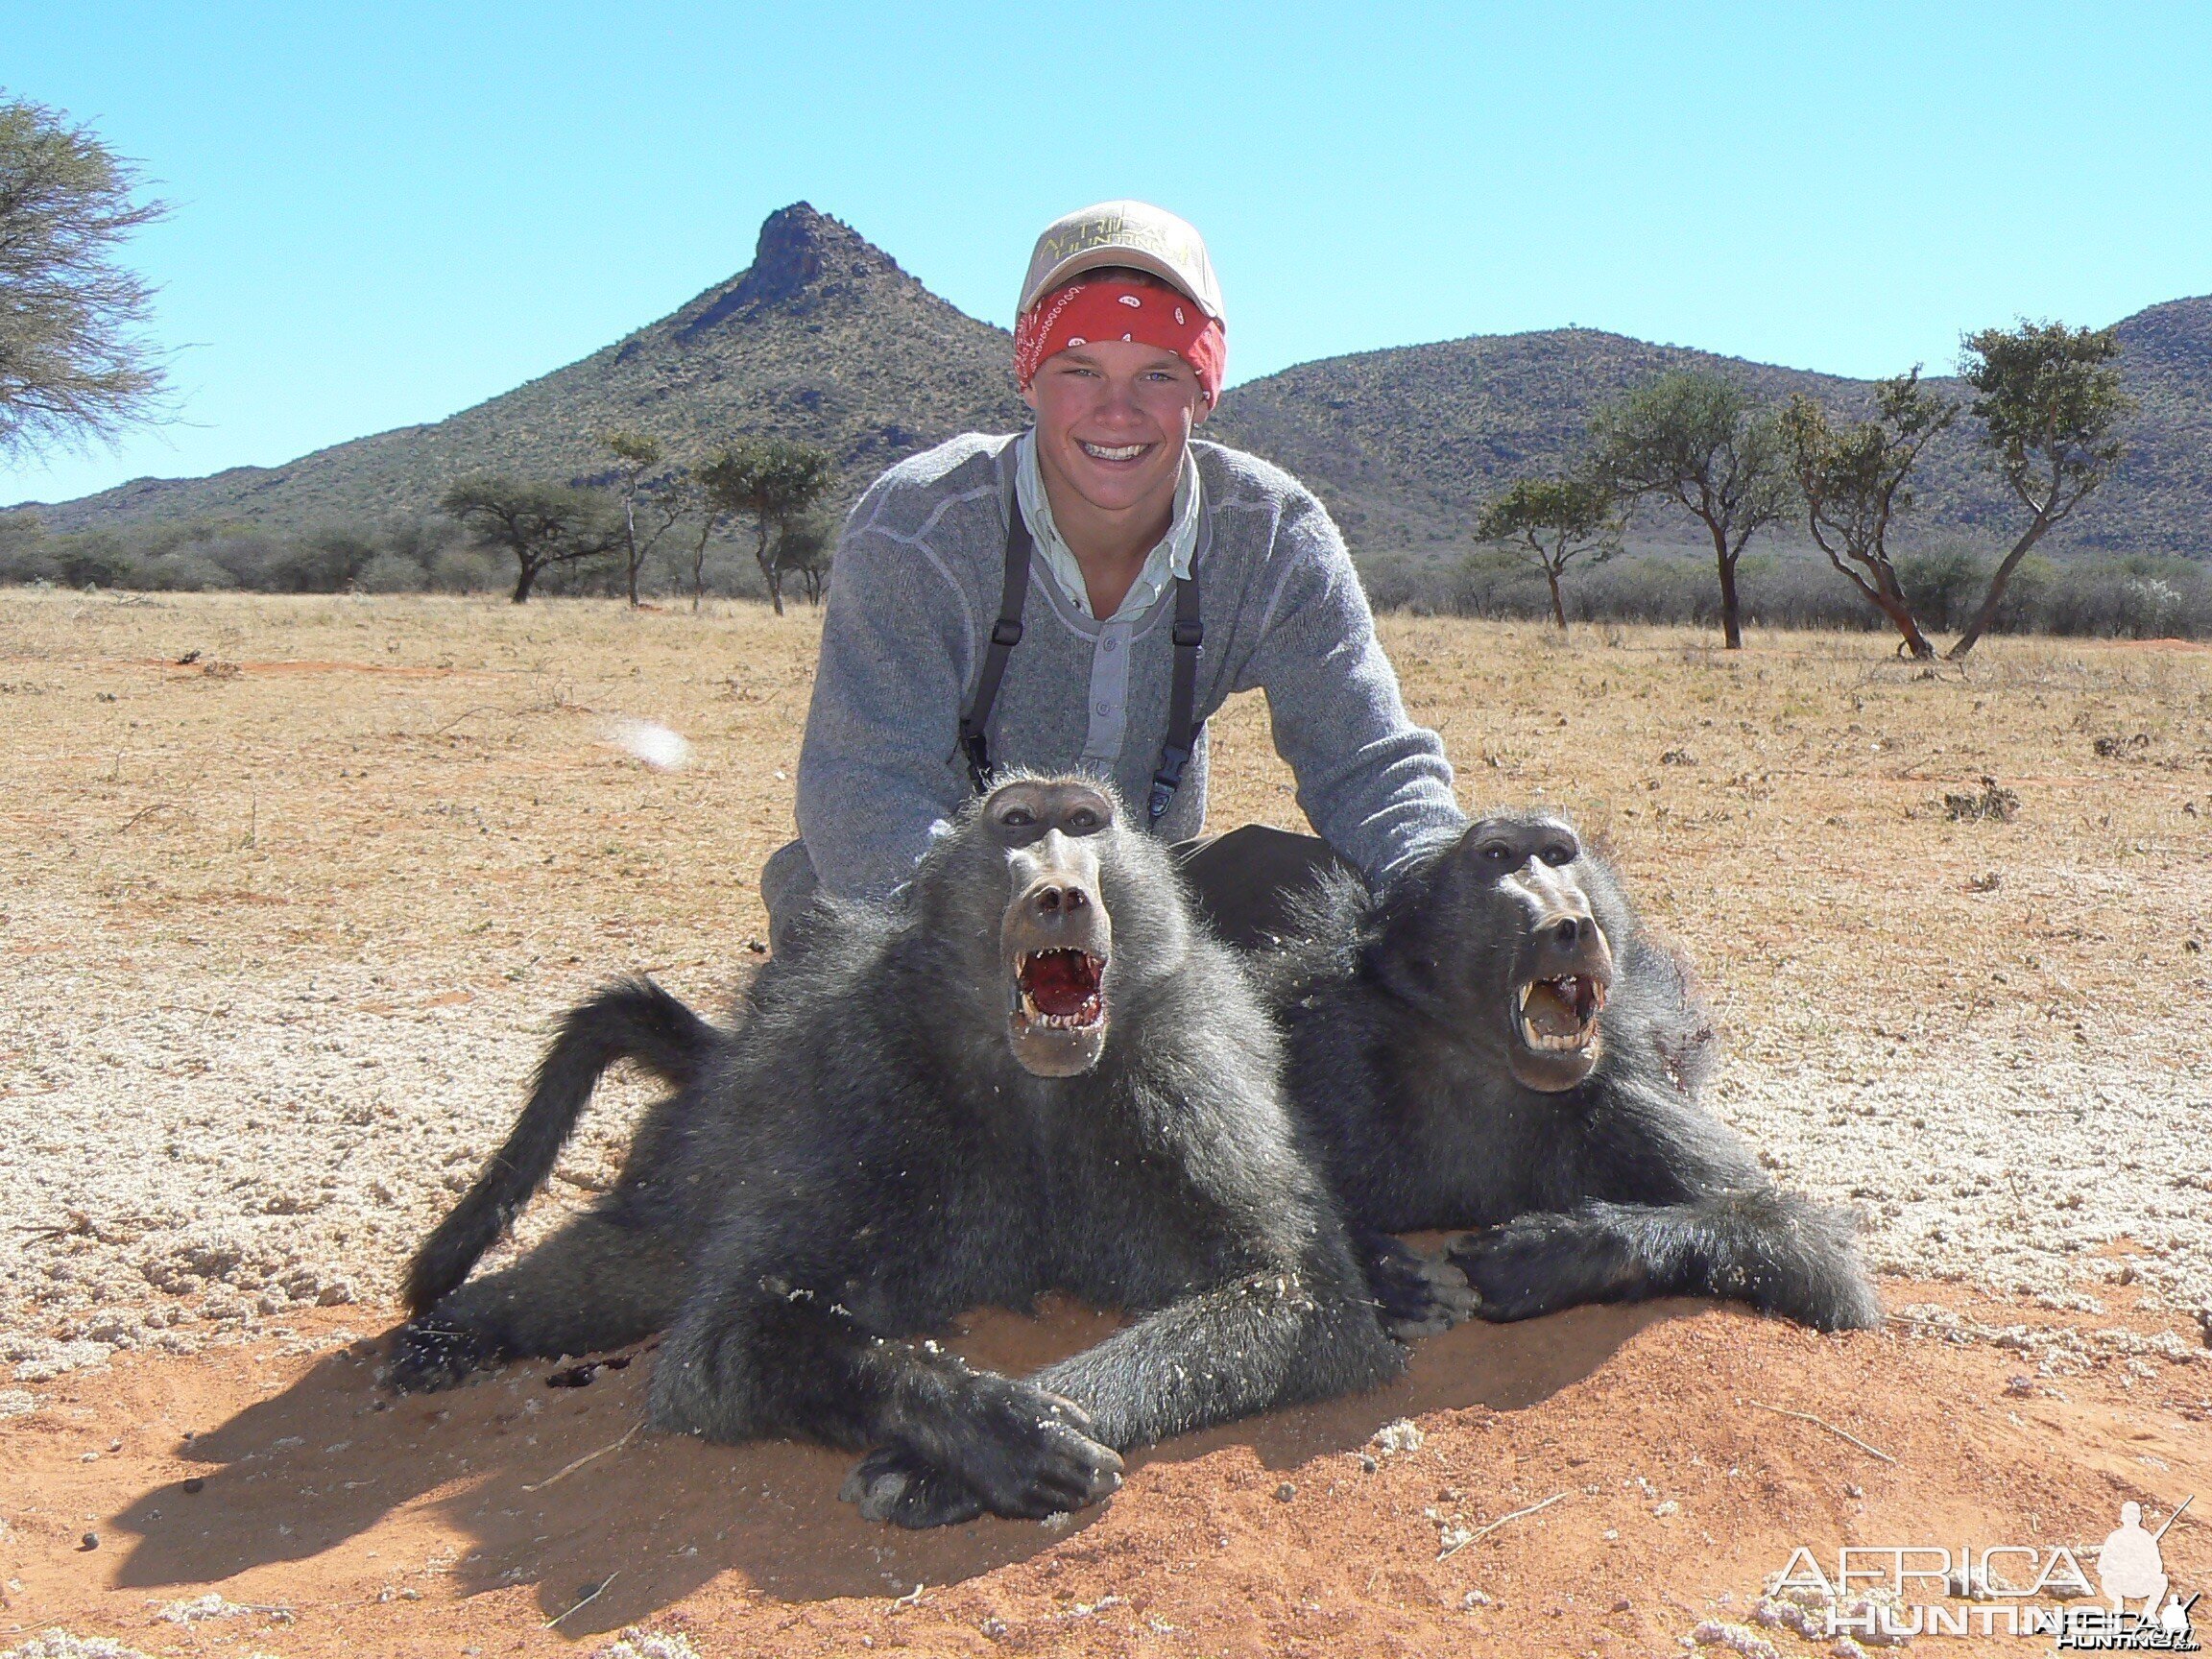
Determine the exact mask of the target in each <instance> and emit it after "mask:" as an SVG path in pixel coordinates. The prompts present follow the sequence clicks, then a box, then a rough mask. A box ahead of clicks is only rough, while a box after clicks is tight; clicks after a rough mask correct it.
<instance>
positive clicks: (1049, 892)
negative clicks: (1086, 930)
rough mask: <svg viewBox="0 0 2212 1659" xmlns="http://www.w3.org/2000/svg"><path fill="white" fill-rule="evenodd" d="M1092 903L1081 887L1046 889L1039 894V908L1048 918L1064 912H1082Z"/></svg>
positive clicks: (1042, 889) (1041, 889)
mask: <svg viewBox="0 0 2212 1659" xmlns="http://www.w3.org/2000/svg"><path fill="white" fill-rule="evenodd" d="M1090 902H1091V901H1090V900H1089V899H1087V898H1085V897H1084V894H1083V889H1082V888H1080V887H1044V888H1040V889H1039V890H1038V893H1037V908H1038V909H1040V910H1042V911H1044V912H1045V913H1046V915H1047V916H1054V915H1058V914H1060V913H1061V912H1062V911H1069V910H1080V909H1082V908H1083V906H1084V905H1086V904H1088V903H1090Z"/></svg>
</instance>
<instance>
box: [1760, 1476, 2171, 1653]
mask: <svg viewBox="0 0 2212 1659" xmlns="http://www.w3.org/2000/svg"><path fill="white" fill-rule="evenodd" d="M2195 1502H2196V1499H2195V1497H2194V1496H2192V1497H2190V1498H2186V1499H2184V1500H2183V1501H2182V1502H2181V1503H2178V1504H2176V1506H2175V1509H2174V1511H2173V1513H2172V1514H2170V1515H2168V1516H2167V1517H2166V1519H2165V1520H2164V1521H2163V1522H2162V1523H2161V1524H2160V1525H2159V1526H2158V1527H2157V1529H2156V1530H2155V1531H2153V1530H2152V1529H2151V1528H2149V1527H2145V1526H2144V1525H2143V1506H2142V1505H2141V1504H2140V1503H2123V1504H2122V1505H2121V1506H2120V1525H2119V1526H2118V1527H2115V1528H2113V1530H2112V1531H2111V1532H2110V1533H2108V1534H2106V1536H2105V1539H2104V1544H2103V1545H2102V1546H2101V1547H2100V1548H2099V1549H2098V1551H2096V1553H2095V1555H2094V1556H2091V1555H2090V1552H2089V1551H2087V1550H2086V1549H2084V1550H2082V1551H2081V1552H2080V1557H2077V1556H2076V1554H2075V1552H2074V1551H2073V1550H2072V1549H2071V1548H2069V1547H2067V1546H2066V1545H2063V1544H2058V1545H2047V1546H2043V1547H2039V1548H2038V1547H2032V1546H2029V1545H2024V1544H2000V1545H1994V1546H1989V1547H1986V1548H1984V1547H1979V1546H1975V1545H1966V1546H1964V1547H1961V1548H1960V1549H1958V1550H1956V1551H1954V1550H1953V1549H1952V1548H1951V1547H1949V1546H1946V1545H1940V1544H1907V1545H1895V1544H1887V1545H1860V1544H1852V1545H1846V1546H1844V1547H1843V1548H1842V1549H1841V1550H1839V1551H1837V1553H1836V1562H1835V1573H1834V1575H1833V1576H1831V1575H1830V1574H1829V1573H1828V1572H1827V1571H1826V1570H1825V1569H1824V1568H1823V1567H1822V1565H1821V1564H1820V1562H1819V1561H1818V1560H1817V1559H1816V1558H1815V1555H1814V1553H1813V1551H1811V1550H1809V1549H1806V1548H1804V1547H1802V1546H1800V1547H1799V1548H1798V1549H1797V1550H1796V1551H1794V1552H1793V1553H1792V1554H1791V1557H1790V1562H1789V1565H1787V1566H1786V1567H1784V1568H1783V1570H1782V1572H1781V1573H1780V1574H1779V1575H1776V1576H1775V1577H1774V1578H1773V1579H1772V1580H1770V1581H1769V1585H1768V1594H1769V1596H1770V1597H1776V1598H1781V1599H1786V1600H1793V1601H1795V1602H1796V1604H1797V1605H1798V1606H1799V1607H1802V1608H1806V1609H1808V1610H1811V1611H1813V1612H1814V1614H1815V1617H1817V1616H1818V1614H1819V1612H1821V1611H1824V1612H1825V1615H1826V1618H1825V1632H1824V1633H1825V1634H1826V1635H1829V1636H1838V1635H1848V1636H1855V1637H1857V1638H1859V1639H1860V1640H1862V1641H1864V1640H1866V1639H1868V1638H1871V1639H1873V1640H1874V1641H1876V1642H1880V1643H1884V1644H1894V1643H1898V1642H1902V1641H1906V1640H1909V1639H1910V1638H1911V1637H1914V1636H1921V1637H1942V1636H1983V1637H1989V1636H1999V1635H2004V1636H2031V1637H2032V1636H2051V1637H2056V1650H2057V1651H2059V1652H2069V1653H2195V1652H2198V1651H2200V1645H2199V1643H2198V1641H2197V1636H2196V1631H2195V1629H2194V1628H2193V1623H2192V1615H2193V1614H2194V1612H2195V1609H2196V1606H2197V1600H2198V1598H2197V1597H2196V1596H2195V1595H2192V1596H2190V1597H2189V1598H2188V1599H2182V1598H2181V1597H2180V1596H2179V1595H2178V1594H2176V1592H2175V1589H2174V1584H2173V1580H2172V1578H2171V1577H2170V1576H2169V1575H2168V1574H2167V1571H2166V1562H2165V1557H2164V1554H2163V1552H2162V1551H2161V1550H2160V1547H2159V1546H2160V1541H2161V1540H2162V1539H2163V1538H2164V1537H2165V1536H2166V1533H2167V1530H2168V1529H2169V1528H2170V1527H2172V1526H2173V1525H2174V1523H2175V1522H2176V1521H2178V1520H2179V1519H2180V1518H2181V1514H2182V1511H2183V1510H2185V1509H2187V1508H2188V1507H2189V1506H2190V1505H2191V1504H2192V1503H2195ZM2084 1561H2086V1562H2087V1563H2088V1569H2089V1570H2084V1565H2083V1563H2084ZM2090 1571H2094V1573H2095V1575H2096V1576H2095V1579H2094V1581H2092V1579H2091V1576H2090ZM2100 1597H2102V1599H2103V1604H2102V1605H2100V1604H2099V1598H2100ZM2054 1603H2064V1605H2055V1604H2054ZM1819 1629H1820V1626H1819V1625H1814V1626H1812V1627H1811V1628H1808V1629H1806V1630H1805V1633H1806V1634H1807V1635H1812V1634H1813V1633H1814V1632H1815V1631H1816V1630H1819Z"/></svg>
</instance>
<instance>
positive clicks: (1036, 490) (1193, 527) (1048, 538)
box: [1014, 426, 1203, 622]
mask: <svg viewBox="0 0 2212 1659" xmlns="http://www.w3.org/2000/svg"><path fill="white" fill-rule="evenodd" d="M1201 488H1202V487H1201V486H1200V484H1199V482H1198V461H1197V458H1196V457H1195V456H1193V455H1192V454H1191V453H1190V445H1188V444H1186V445H1184V447H1183V471H1182V475H1181V476H1180V477H1178V478H1177V479H1176V481H1175V514H1174V517H1172V518H1170V519H1169V520H1168V523H1167V534H1166V535H1165V536H1163V537H1162V538H1161V539H1160V542H1159V544H1158V545H1157V546H1155V547H1154V548H1153V549H1152V551H1151V552H1150V553H1148V554H1146V555H1145V558H1144V568H1143V569H1142V570H1141V571H1139V572H1138V575H1137V580H1136V581H1134V582H1132V583H1131V584H1130V585H1129V591H1128V592H1127V593H1126V594H1125V595H1123V597H1122V600H1121V606H1120V609H1119V610H1118V611H1116V612H1115V613H1114V614H1113V615H1112V616H1109V617H1107V618H1106V620H1107V621H1109V622H1118V621H1122V620H1125V619H1126V618H1128V617H1132V616H1141V615H1142V614H1143V613H1145V612H1146V611H1148V610H1150V609H1151V607H1152V605H1153V603H1154V602H1155V601H1156V600H1158V598H1159V597H1160V595H1161V593H1162V592H1164V591H1165V590H1166V587H1167V584H1168V583H1169V582H1177V581H1185V580H1188V579H1189V577H1190V558H1191V555H1192V554H1193V553H1194V552H1195V551H1196V550H1197V546H1198V514H1199V510H1200V507H1201V506H1202V504H1203V497H1202V494H1201ZM1014 491H1015V494H1016V496H1017V497H1018V498H1019V499H1020V501H1021V503H1022V518H1023V519H1025V520H1026V521H1027V522H1028V525H1029V535H1030V537H1031V539H1032V540H1033V541H1035V542H1036V543H1037V551H1038V552H1039V553H1041V554H1043V555H1044V559H1045V568H1046V570H1048V571H1050V572H1051V574H1052V580H1053V581H1054V582H1056V583H1057V584H1059V587H1060V591H1061V592H1063V593H1065V594H1066V595H1067V596H1068V600H1069V603H1070V604H1071V605H1073V606H1074V607H1075V609H1076V610H1077V611H1079V612H1080V613H1082V614H1084V615H1085V616H1090V615H1091V590H1090V589H1089V587H1088V586H1086V585H1085V583H1084V580H1083V566H1082V565H1080V564H1078V563H1077V562H1076V558H1075V555H1074V552H1073V551H1072V550H1071V549H1070V547H1069V545H1068V543H1067V542H1066V541H1063V540H1061V536H1060V527H1059V525H1057V524H1055V523H1054V522H1053V521H1052V500H1051V497H1050V496H1049V495H1047V494H1046V493H1045V474H1044V473H1043V472H1042V471H1041V470H1040V469H1039V468H1038V464H1037V429H1036V428H1035V427H1034V426H1032V427H1031V428H1030V429H1029V430H1028V431H1026V432H1024V433H1022V436H1021V437H1020V438H1019V439H1017V440H1016V441H1015V464H1014ZM1092 619H1093V620H1094V621H1095V620H1097V618H1095V617H1093V618H1092Z"/></svg>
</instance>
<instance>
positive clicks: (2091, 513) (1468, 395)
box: [1212, 298, 2212, 556]
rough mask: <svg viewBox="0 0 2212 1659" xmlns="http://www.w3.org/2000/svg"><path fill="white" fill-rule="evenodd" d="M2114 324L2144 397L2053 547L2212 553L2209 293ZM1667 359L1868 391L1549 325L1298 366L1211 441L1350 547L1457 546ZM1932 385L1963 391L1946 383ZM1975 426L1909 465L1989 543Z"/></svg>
mask: <svg viewBox="0 0 2212 1659" xmlns="http://www.w3.org/2000/svg"><path fill="white" fill-rule="evenodd" d="M2119 335H2120V341H2121V347H2122V357H2121V363H2122V368H2123V371H2124V373H2125V374H2126V378H2127V384H2128V390H2129V392H2130V393H2131V394H2132V395H2133V396H2134V397H2135V398H2136V399H2137V402H2138V404H2139V405H2140V407H2139V409H2138V411H2137V413H2136V415H2135V417H2134V418H2133V419H2132V420H2131V421H2129V423H2128V459H2127V461H2126V463H2125V465H2124V466H2123V468H2122V469H2121V473H2120V476H2119V477H2118V478H2116V479H2115V480H2114V481H2113V482H2112V484H2111V485H2109V486H2108V487H2107V488H2106V489H2105V490H2104V492H2102V493H2100V494H2098V495H2097V496H2095V497H2093V498H2092V501H2091V503H2090V505H2089V506H2087V507H2085V508H2084V509H2082V511H2081V514H2080V517H2079V519H2078V521H2074V522H2070V523H2068V524H2067V525H2066V526H2064V528H2063V530H2062V531H2061V532H2060V533H2058V534H2056V535H2054V537H2053V538H2052V540H2051V541H2050V542H2049V543H2048V545H2050V546H2051V547H2052V548H2053V549H2054V550H2056V549H2060V548H2064V547H2069V546H2072V547H2086V546H2095V547H2104V548H2111V549H2114V550H2123V551H2133V550H2141V551H2146V552H2160V553H2182V554H2188V555H2193V556H2204V555H2212V298H2207V299H2196V300H2176V301H2172V302H2171V303H2168V304H2164V305H2155V306H2152V307H2151V308H2150V309H2149V310H2146V311H2141V312H2138V313H2136V314H2135V315H2134V316H2132V317H2130V318H2128V319H2127V320H2126V321H2125V322H2123V323H2122V324H2120V325H2119ZM1670 369H1698V370H1708V371H1714V372H1718V373H1723V374H1726V375H1728V376H1730V377H1731V378H1733V379H1736V380H1738V381H1740V382H1742V383H1743V384H1744V385H1747V386H1749V387H1750V388H1752V389H1753V390H1754V391H1756V392H1757V393H1759V394H1760V395H1761V396H1763V397H1770V398H1774V399H1776V400H1780V399H1784V398H1787V397H1789V396H1790V395H1791V393H1795V392H1803V393H1805V394H1807V395H1808V396H1810V397H1816V398H1818V399H1820V400H1821V401H1822V402H1824V403H1827V404H1829V405H1831V406H1833V407H1836V408H1839V409H1843V410H1860V409H1863V408H1864V407H1865V406H1866V404H1867V403H1868V402H1869V394H1870V384H1869V383H1868V382H1866V381H1863V380H1850V379H1844V378H1842V377H1840V376H1838V375H1832V374H1815V373H1806V372H1804V371H1800V370H1794V369H1780V368H1775V367H1773V366H1771V365H1768V364H1764V363H1749V362H1745V361H1743V360H1742V359H1740V358H1734V357H1719V356H1715V355H1713V354H1712V353H1710V352H1704V351H1692V350H1685V349H1681V348H1678V347H1671V346H1651V345H1647V344H1646V343H1645V342H1643V341H1641V340H1630V339H1627V338H1625V337H1623V336H1622V335H1619V334H1606V333H1600V332H1599V331H1597V330H1595V329H1585V328H1559V329H1551V330H1547V331H1544V332H1541V333H1531V334H1504V335H1477V336H1474V337H1472V338H1469V339H1464V340H1446V341H1439V342H1438V343H1436V344H1434V345H1431V346H1407V347H1398V348H1394V349H1388V350H1383V351H1367V352H1361V353H1358V354H1357V355H1353V356H1347V357H1332V358H1327V359H1324V360H1322V361H1319V362H1314V363H1304V364H1300V365H1299V366H1298V367H1296V368H1294V369H1286V370H1285V371H1283V373H1279V374H1272V375H1269V376H1268V377H1267V378H1266V379H1264V380H1255V381H1249V382H1247V383H1246V384H1244V385H1242V386H1240V387H1238V389H1237V390H1236V391H1235V392H1234V393H1232V394H1231V395H1230V396H1229V397H1227V398H1225V399H1223V402H1222V407H1221V413H1220V415H1219V417H1218V418H1217V419H1216V421H1214V424H1213V427H1212V435H1214V436H1217V437H1220V438H1223V439H1225V440H1227V441H1229V442H1232V443H1236V444H1238V445H1242V446H1243V447H1246V448H1250V449H1254V450H1258V451H1259V452H1261V453H1262V454H1265V455H1268V456H1271V457H1273V458H1274V459H1276V460H1278V461H1280V462H1281V463H1282V464H1283V465H1285V466H1286V467H1288V468H1289V469H1291V470H1292V471H1294V472H1296V473H1298V475H1299V476H1300V477H1302V478H1304V479H1306V480H1307V481H1308V482H1309V483H1310V484H1311V485H1313V486H1314V488H1315V489H1316V490H1318V491H1319V492H1320V493H1322V494H1323V495H1324V496H1326V497H1327V498H1328V500H1329V503H1330V507H1331V509H1332V510H1333V511H1334V512H1335V513H1336V514H1337V515H1338V517H1340V518H1341V519H1342V520H1343V522H1344V523H1345V525H1346V533H1347V535H1349V536H1351V537H1352V538H1353V539H1354V540H1355V541H1357V542H1358V543H1361V544H1363V545H1366V546H1371V547H1398V548H1404V549H1407V550H1409V551H1419V550H1421V549H1422V548H1423V547H1439V548H1441V547H1444V546H1450V545H1455V544H1463V543H1464V542H1465V541H1466V540H1467V526H1468V524H1469V522H1470V520H1471V518H1472V517H1473V515H1474V513H1475V511H1476V510H1477V508H1478V507H1479V503H1480V502H1481V501H1482V499H1483V498H1484V497H1486V496H1487V495H1489V494H1490V493H1492V492H1494V491H1495V490H1497V489H1498V488H1499V487H1500V486H1502V485H1503V484H1504V483H1507V482H1509V481H1510V480H1512V479H1514V478H1517V477H1522V476H1525V475H1527V474H1528V473H1530V472H1534V471H1538V470H1542V469H1547V468H1552V467H1556V466H1559V465H1560V464H1562V463H1563V462H1564V461H1565V460H1566V459H1567V458H1568V457H1569V456H1571V455H1572V454H1573V452H1574V450H1575V445H1576V444H1577V443H1578V442H1579V441H1580V439H1581V435H1582V432H1583V429H1584V424H1585V422H1586V421H1588V419H1589V416H1590V414H1591V412H1592V411H1593V410H1594V409H1596V408H1597V407H1598V406H1599V404H1601V403H1604V402H1606V401H1608V400H1609V399H1611V398H1614V397H1619V396H1620V395H1621V394H1623V392H1625V391H1627V390H1628V389H1629V388H1631V387H1633V386H1635V385H1637V384H1638V383H1639V382H1642V381H1644V380H1647V379H1648V378H1649V377H1651V376H1652V375H1654V374H1657V373H1662V372H1664V371H1666V370H1670ZM1931 384H1932V385H1933V386H1934V387H1935V388H1936V389H1937V390H1939V391H1941V392H1943V393H1945V394H1946V395H1948V396H1951V397H1958V398H1960V399H1968V398H1970V397H1971V396H1972V394H1971V392H1970V390H1969V389H1968V388H1967V387H1966V386H1965V385H1964V384H1962V383H1961V382H1960V381H1957V380H1951V379H1936V380H1934V381H1932V382H1931ZM1970 424H1971V423H1969V422H1962V423H1961V424H1960V426H1959V427H1956V428H1954V429H1953V431H1952V432H1950V433H1948V434H1946V435H1945V436H1944V437H1943V438H1942V439H1940V440H1938V442H1937V443H1936V445H1934V446H1932V447H1931V449H1930V451H1929V453H1928V454H1927V455H1926V456H1925V457H1924V459H1923V461H1922V465H1921V470H1920V472H1919V473H1918V475H1917V478H1916V485H1917V488H1918V492H1919V495H1920V503H1921V506H1920V511H1919V513H1918V514H1917V515H1916V516H1915V518H1914V521H1913V529H1914V530H1915V532H1917V533H1921V534H1925V533H1928V532H1931V531H1955V532H1963V533H1967V534H1980V535H1983V536H1986V537H1996V536H1998V535H2001V534H2003V533H2005V532H2006V531H2007V530H2008V528H2009V527H2012V526H2015V525H2016V524H2017V523H2018V522H2019V520H2020V517H2021V514H2020V509H2019V508H2018V506H2017V505H2016V504H2015V503H2014V502H2013V501H2012V500H2011V498H2010V496H2009V495H2008V493H2006V492H2005V491H2004V489H2003V487H2002V486H2001V485H1999V484H1998V483H1997V482H1996V481H1995V480H1994V479H1993V478H1992V477H1991V476H1990V475H1989V474H1988V473H1987V472H1986V471H1985V470H1984V468H1983V466H1982V464H1981V458H1980V456H1979V455H1978V454H1977V452H1976V448H1977V446H1976V444H1975V440H1974V437H1973V434H1972V432H1971V430H1970V429H1969V428H1970ZM1654 528H1659V529H1665V528H1667V526H1664V525H1655V526H1654Z"/></svg>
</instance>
